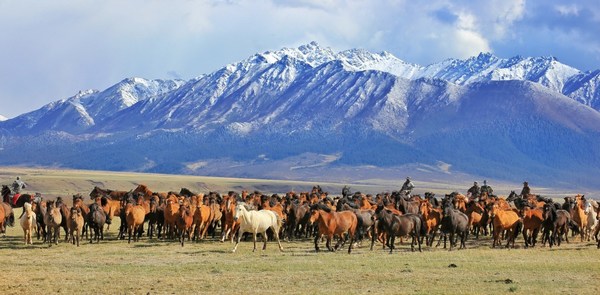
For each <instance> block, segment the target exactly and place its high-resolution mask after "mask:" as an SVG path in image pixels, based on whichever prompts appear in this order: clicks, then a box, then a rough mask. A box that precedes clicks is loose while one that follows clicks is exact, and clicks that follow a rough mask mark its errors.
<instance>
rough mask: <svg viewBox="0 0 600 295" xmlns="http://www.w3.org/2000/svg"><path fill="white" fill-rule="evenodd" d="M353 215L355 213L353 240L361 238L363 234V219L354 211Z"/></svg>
mask: <svg viewBox="0 0 600 295" xmlns="http://www.w3.org/2000/svg"><path fill="white" fill-rule="evenodd" d="M354 215H356V230H355V231H354V240H357V239H361V240H362V237H363V235H364V234H365V233H364V232H363V220H362V218H360V217H359V216H358V214H356V213H355V214H354Z"/></svg>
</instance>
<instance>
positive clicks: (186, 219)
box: [175, 205, 194, 247]
mask: <svg viewBox="0 0 600 295" xmlns="http://www.w3.org/2000/svg"><path fill="white" fill-rule="evenodd" d="M193 223H194V215H193V214H192V212H191V210H190V206H189V205H182V206H180V207H179V211H178V212H177V219H176V220H175V224H176V225H177V230H178V231H179V242H180V243H181V247H183V243H184V241H185V239H186V238H187V239H188V241H189V240H190V235H191V230H192V224H193Z"/></svg>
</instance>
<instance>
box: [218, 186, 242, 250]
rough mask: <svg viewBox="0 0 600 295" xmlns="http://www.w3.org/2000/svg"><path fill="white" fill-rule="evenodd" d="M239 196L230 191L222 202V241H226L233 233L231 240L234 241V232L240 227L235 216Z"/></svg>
mask: <svg viewBox="0 0 600 295" xmlns="http://www.w3.org/2000/svg"><path fill="white" fill-rule="evenodd" d="M237 197H238V195H237V194H235V193H231V192H230V194H229V195H228V196H227V197H226V199H225V200H224V202H222V203H221V212H223V217H222V218H221V225H222V230H221V231H222V236H221V242H225V239H227V237H229V235H230V234H231V242H232V243H233V238H234V233H235V232H236V231H237V230H238V229H239V222H237V221H236V220H235V218H234V216H235V208H236V203H237V200H236V198H237Z"/></svg>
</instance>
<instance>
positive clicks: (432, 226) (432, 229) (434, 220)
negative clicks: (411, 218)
mask: <svg viewBox="0 0 600 295" xmlns="http://www.w3.org/2000/svg"><path fill="white" fill-rule="evenodd" d="M419 210H420V211H421V215H423V221H424V225H425V245H427V246H429V247H431V246H432V245H433V241H434V240H435V233H436V232H437V231H438V229H439V227H440V224H441V221H442V209H439V208H433V205H432V204H431V203H430V202H429V201H428V200H423V201H421V205H420V207H419Z"/></svg>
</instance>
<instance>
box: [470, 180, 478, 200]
mask: <svg viewBox="0 0 600 295" xmlns="http://www.w3.org/2000/svg"><path fill="white" fill-rule="evenodd" d="M468 194H471V197H472V198H477V197H479V195H480V194H481V188H480V187H479V184H478V183H477V181H475V182H473V186H472V187H471V188H469V190H468V191H467V195H468Z"/></svg>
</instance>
